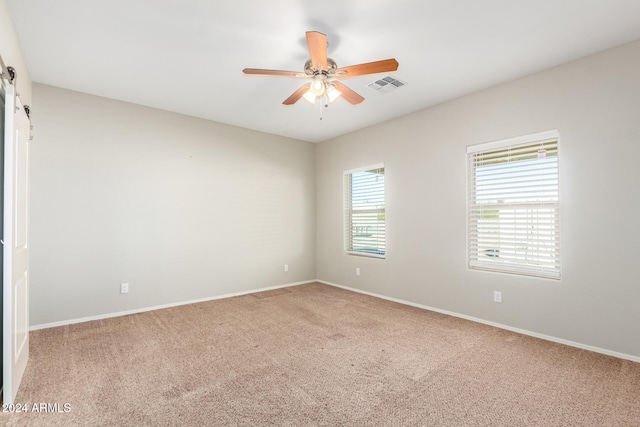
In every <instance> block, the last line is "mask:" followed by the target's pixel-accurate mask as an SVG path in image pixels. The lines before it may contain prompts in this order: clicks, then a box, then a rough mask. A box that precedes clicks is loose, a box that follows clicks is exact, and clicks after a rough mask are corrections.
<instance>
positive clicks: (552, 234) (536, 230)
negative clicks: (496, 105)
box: [466, 129, 562, 280]
mask: <svg viewBox="0 0 640 427" xmlns="http://www.w3.org/2000/svg"><path fill="white" fill-rule="evenodd" d="M538 143H540V144H541V146H542V144H544V143H547V144H549V143H551V144H555V145H552V146H553V147H554V150H555V153H554V157H556V161H555V162H554V166H555V168H552V169H553V171H552V172H550V174H552V175H553V176H554V179H552V182H554V185H555V193H556V194H555V199H554V200H552V201H549V200H545V198H548V197H550V196H545V197H541V196H539V199H541V200H538V201H524V200H518V201H507V202H505V201H504V200H500V197H497V196H496V198H497V199H498V200H497V201H496V202H493V203H491V202H489V203H486V206H487V208H489V210H500V206H503V208H502V209H505V210H507V211H509V210H511V211H512V213H511V215H512V218H513V219H512V220H510V221H511V222H513V224H514V225H512V226H511V227H512V228H511V229H508V231H506V232H504V233H502V234H500V233H501V231H500V230H499V231H498V232H497V233H498V234H497V238H498V241H499V242H502V241H503V239H504V238H505V237H503V236H505V235H508V236H509V237H511V238H512V239H514V240H513V241H514V243H511V245H512V246H513V248H514V249H513V251H514V252H513V253H512V254H509V257H507V258H509V259H507V258H505V259H507V260H506V261H502V260H500V261H498V260H497V258H499V255H497V256H496V259H493V258H489V257H490V255H488V254H485V255H487V259H482V258H481V255H482V254H481V253H480V252H484V250H480V247H481V245H480V241H479V239H480V238H479V237H478V236H479V234H480V230H481V228H482V227H484V225H479V222H478V219H479V217H478V213H479V212H481V211H482V210H483V203H482V202H481V203H478V193H477V188H476V180H477V175H476V171H477V167H478V164H477V163H478V160H477V159H478V156H480V155H481V154H483V153H490V152H492V151H496V150H511V149H514V150H517V149H518V148H520V149H522V148H523V147H526V146H531V145H533V144H538ZM466 151H467V191H466V198H467V200H466V205H467V215H466V220H467V267H468V268H469V269H471V270H483V271H491V272H499V273H508V274H517V275H523V276H533V277H539V278H545V279H556V280H559V279H560V278H561V267H562V266H561V245H560V243H561V226H560V225H561V224H560V214H561V209H560V136H559V132H558V130H556V129H554V130H549V131H545V132H538V133H534V134H529V135H523V136H518V137H515V138H509V139H504V140H499V141H492V142H488V143H483V144H476V145H470V146H467V150H466ZM531 152H533V151H531ZM527 153H529V151H527ZM522 161H523V162H524V161H527V160H526V158H525V159H524V160H522ZM517 162H518V161H514V162H506V163H505V165H508V164H511V165H513V164H515V163H517ZM527 166H528V165H523V167H525V168H526V167H527ZM511 173H513V172H511ZM516 173H522V171H519V172H516ZM537 174H539V175H540V179H539V181H540V182H541V181H544V180H545V179H546V177H543V176H542V175H543V174H547V173H546V172H541V171H536V175H535V177H534V180H537V179H538V176H537ZM494 177H495V175H494ZM508 179H513V178H508ZM540 182H535V181H534V182H532V183H531V184H529V186H527V187H523V188H525V190H526V191H528V190H534V189H535V190H538V191H546V190H542V188H543V187H545V185H543V184H541V183H540ZM492 185H496V184H492ZM552 187H553V185H552ZM516 189H517V187H516ZM493 191H495V190H493ZM501 191H505V194H508V192H509V191H514V190H513V189H510V190H501ZM515 191H516V192H517V190H515ZM550 192H551V193H554V190H551V191H550ZM551 197H552V196H551ZM519 198H523V196H522V194H519V195H517V196H516V199H519ZM552 198H553V197H552ZM503 203H504V204H503ZM496 208H498V209H496ZM525 210H527V215H531V216H532V217H535V220H534V221H533V222H530V223H527V222H526V221H524V224H526V225H528V226H530V227H532V230H533V232H531V233H530V234H531V235H533V236H534V237H533V238H531V237H527V238H526V239H525V240H529V239H530V241H532V242H533V243H532V244H533V247H534V249H532V251H534V252H536V251H539V252H538V253H537V254H536V255H535V257H532V260H529V261H528V260H527V259H526V257H525V259H524V260H518V258H520V257H521V255H518V250H517V246H516V245H517V244H519V242H517V240H518V239H521V237H513V236H520V233H521V229H519V227H520V228H521V227H522V225H517V224H518V221H520V218H521V217H522V212H523V211H525ZM474 214H475V216H474ZM540 218H542V220H540ZM545 220H546V221H547V222H548V225H547V224H545V223H544V221H545ZM497 221H498V227H499V228H500V227H502V226H501V225H500V219H499V217H498V220H497ZM508 221H509V220H508ZM521 224H522V223H521ZM531 224H533V226H532V225H531ZM494 227H495V226H494ZM545 232H548V233H547V236H549V237H546V238H545V237H541V236H543V235H545V234H544V233H545ZM474 233H475V235H473V234H474ZM472 235H473V236H472ZM545 240H546V246H545ZM500 244H501V243H500ZM541 247H543V248H544V250H541V249H540V248H541ZM525 248H526V249H525V252H527V251H529V248H527V247H526V246H525ZM500 249H501V247H500V248H499V249H498V250H497V251H496V252H497V253H499V251H500ZM544 251H547V252H549V253H550V254H551V258H550V262H549V264H552V266H544V265H541V264H542V261H541V259H544V257H545V256H546V254H545V255H542V254H541V253H542V252H544ZM527 261H528V262H527ZM536 263H538V264H537V265H536Z"/></svg>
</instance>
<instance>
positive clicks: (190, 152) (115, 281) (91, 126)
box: [30, 84, 315, 326]
mask: <svg viewBox="0 0 640 427" xmlns="http://www.w3.org/2000/svg"><path fill="white" fill-rule="evenodd" d="M33 94H34V95H33V96H34V101H33V104H34V109H33V124H34V132H33V134H34V141H33V143H32V145H31V176H30V178H31V209H30V211H31V235H30V244H31V318H30V321H31V325H32V326H38V325H42V324H48V323H52V322H62V321H66V320H70V319H78V318H83V317H88V316H99V315H105V314H109V313H115V312H120V311H127V310H136V309H141V308H145V307H150V306H156V305H161V304H171V303H176V302H181V301H189V300H193V299H200V298H207V297H213V296H218V295H223V294H228V293H235V292H243V291H248V290H252V289H258V288H262V287H268V286H276V285H283V284H288V283H295V282H301V281H308V280H313V279H314V278H315V147H314V146H313V145H312V144H310V143H305V142H301V141H297V140H292V139H287V138H283V137H278V136H274V135H268V134H264V133H260V132H255V131H250V130H246V129H241V128H237V127H232V126H227V125H223V124H219V123H215V122H210V121H206V120H202V119H196V118H192V117H187V116H182V115H178V114H175V113H169V112H165V111H160V110H154V109H151V108H146V107H142V106H138V105H133V104H127V103H123V102H119V101H113V100H108V99H105V98H99V97H95V96H90V95H86V94H81V93H78V92H72V91H68V90H64V89H59V88H54V87H51V86H45V85H40V84H34V87H33ZM167 96H170V93H167ZM284 264H288V265H289V272H288V273H285V272H284V271H283V266H284ZM121 282H128V283H129V284H130V291H129V293H128V294H126V295H122V294H120V293H119V285H120V283H121Z"/></svg>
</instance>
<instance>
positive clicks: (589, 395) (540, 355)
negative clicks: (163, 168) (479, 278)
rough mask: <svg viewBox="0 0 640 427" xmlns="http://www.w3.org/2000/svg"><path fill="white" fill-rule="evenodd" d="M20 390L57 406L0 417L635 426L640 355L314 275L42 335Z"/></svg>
mask: <svg viewBox="0 0 640 427" xmlns="http://www.w3.org/2000/svg"><path fill="white" fill-rule="evenodd" d="M17 402H18V403H26V404H28V406H29V407H30V408H31V407H32V405H33V403H51V404H53V403H58V404H59V410H60V411H61V412H55V413H20V414H7V413H2V414H0V424H2V425H28V426H39V425H46V426H50V425H59V426H74V425H83V426H84V425H87V426H127V425H131V426H141V425H153V426H160V425H167V426H172V425H183V426H217V425H220V426H235V425H241V426H266V425H269V426H270V425H277V426H306V425H313V426H316V425H318V426H340V425H349V426H351V425H354V426H374V425H375V426H378V425H380V426H405V425H406V426H528V425H539V426H639V425H640V364H638V363H633V362H629V361H625V360H620V359H616V358H613V357H608V356H604V355H600V354H596V353H591V352H588V351H584V350H579V349H575V348H571V347H567V346H563V345H559V344H554V343H550V342H546V341H542V340H538V339H535V338H531V337H527V336H523V335H519V334H516V333H512V332H508V331H504V330H501V329H496V328H492V327H489V326H485V325H481V324H477V323H473V322H469V321H465V320H461V319H457V318H454V317H450V316H446V315H442V314H438V313H433V312H430V311H425V310H421V309H417V308H412V307H407V306H403V305H400V304H396V303H392V302H388V301H384V300H380V299H376V298H372V297H368V296H365V295H361V294H357V293H353V292H349V291H345V290H342V289H337V288H334V287H330V286H326V285H322V284H318V283H314V284H308V285H302V286H296V287H291V288H285V289H279V290H274V291H269V292H263V293H259V294H252V295H246V296H242V297H235V298H229V299H224V300H217V301H211V302H206V303H200V304H192V305H187V306H181V307H176V308H169V309H164V310H158V311H153V312H147V313H141V314H136V315H130V316H125V317H119V318H113V319H108V320H101V321H93V322H87V323H83V324H77V325H70V326H63V327H58V328H51V329H45V330H40V331H35V332H33V333H32V334H31V359H30V362H29V365H28V367H27V371H26V373H25V376H24V380H23V383H22V386H21V388H20V390H19V393H18V397H17ZM65 403H66V404H69V408H70V412H66V413H65V412H64V404H65Z"/></svg>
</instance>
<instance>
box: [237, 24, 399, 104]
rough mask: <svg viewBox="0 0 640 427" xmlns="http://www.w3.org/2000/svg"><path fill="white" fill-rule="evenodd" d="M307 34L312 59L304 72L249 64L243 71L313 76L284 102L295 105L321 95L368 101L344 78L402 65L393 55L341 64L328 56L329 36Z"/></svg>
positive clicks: (381, 71)
mask: <svg viewBox="0 0 640 427" xmlns="http://www.w3.org/2000/svg"><path fill="white" fill-rule="evenodd" d="M306 34H307V46H309V54H310V55H311V59H309V60H308V61H307V62H306V63H305V64H304V72H297V71H280V70H262V69H259V68H245V69H244V70H242V72H243V73H245V74H253V75H261V76H275V77H297V78H304V79H308V80H311V82H309V83H306V84H304V85H302V86H301V87H300V88H299V89H298V90H296V91H295V92H293V94H291V96H289V97H288V98H287V99H285V100H284V102H283V104H284V105H293V104H295V103H296V102H298V100H299V99H300V98H305V99H306V100H307V101H309V102H311V103H312V104H313V103H315V101H316V100H317V99H326V100H327V101H328V102H327V103H329V102H333V101H335V100H336V99H337V98H339V97H341V96H342V98H344V99H345V100H346V101H348V102H350V103H351V104H353V105H356V104H359V103H361V102H362V101H364V98H363V97H362V96H360V95H359V94H357V93H356V92H355V91H353V90H351V89H349V88H348V87H347V86H345V85H344V84H342V82H340V80H343V79H348V78H350V77H357V76H364V75H367V74H375V73H386V72H389V71H396V70H397V69H398V61H396V60H395V59H393V58H392V59H384V60H382V61H375V62H367V63H365V64H359V65H351V66H349V67H341V68H338V66H337V64H336V62H335V61H334V60H333V59H331V58H328V57H327V36H326V35H325V34H322V33H319V32H317V31H307V33H306Z"/></svg>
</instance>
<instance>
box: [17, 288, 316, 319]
mask: <svg viewBox="0 0 640 427" xmlns="http://www.w3.org/2000/svg"><path fill="white" fill-rule="evenodd" d="M314 282H316V280H305V281H303V282H295V283H287V284H286V285H277V286H270V287H267V288H260V289H252V290H250V291H243V292H234V293H231V294H224V295H217V296H214V297H207V298H199V299H194V300H190V301H181V302H175V303H170V304H162V305H154V306H151V307H144V308H137V309H134V310H127V311H118V312H116V313H107V314H100V315H98V316H89V317H81V318H78V319H69V320H62V321H60V322H52V323H43V324H41V325H33V326H30V327H29V330H30V331H36V330H38V329H47V328H55V327H57V326H66V325H73V324H75V323H83V322H90V321H92V320H102V319H109V318H111V317H119V316H126V315H129V314H137V313H144V312H145V311H152V310H160V309H162V308H169V307H177V306H180V305H186V304H195V303H198V302H206V301H213V300H217V299H223V298H231V297H237V296H241V295H248V294H255V293H257V292H264V291H271V290H274V289H280V288H288V287H291V286H298V285H304V284H307V283H314Z"/></svg>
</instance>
